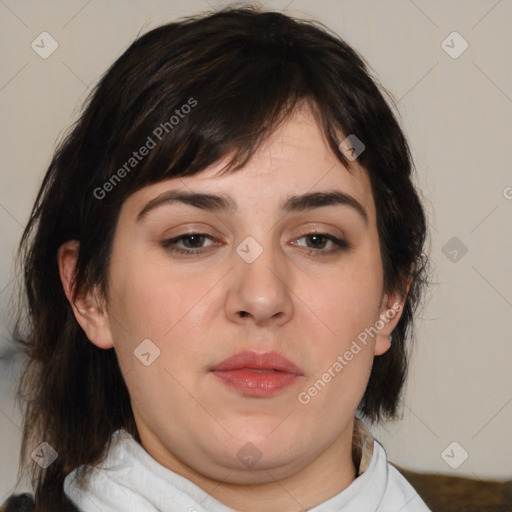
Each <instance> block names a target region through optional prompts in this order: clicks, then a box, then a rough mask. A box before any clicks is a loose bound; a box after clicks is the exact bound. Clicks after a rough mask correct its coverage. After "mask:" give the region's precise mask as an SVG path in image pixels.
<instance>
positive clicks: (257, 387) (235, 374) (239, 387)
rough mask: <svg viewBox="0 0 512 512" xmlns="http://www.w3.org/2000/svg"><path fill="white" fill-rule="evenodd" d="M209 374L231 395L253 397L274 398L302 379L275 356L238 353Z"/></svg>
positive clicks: (295, 368) (294, 368)
mask: <svg viewBox="0 0 512 512" xmlns="http://www.w3.org/2000/svg"><path fill="white" fill-rule="evenodd" d="M210 372H211V373H212V374H213V375H214V376H215V377H217V378H219V379H220V380H221V381H222V382H223V384H225V385H226V386H228V387H229V388H230V389H231V390H233V391H234V392H236V393H238V394H242V395H245V396H253V397H267V396H272V395H275V394H277V393H279V392H280V391H282V390H284V389H286V388H288V387H289V386H292V385H293V384H295V383H297V382H298V381H299V380H301V377H303V376H304V373H303V371H302V370H301V369H300V368H299V367H298V366H297V365H295V364H294V363H292V362H291V361H289V360H288V359H286V358H285V357H284V356H282V355H280V354H278V353H277V352H265V353H262V354H260V353H257V352H251V351H244V352H239V353H237V354H234V355H233V356H231V357H229V358H227V359H225V360H224V361H222V362H221V363H219V364H217V365H215V366H213V367H212V368H210Z"/></svg>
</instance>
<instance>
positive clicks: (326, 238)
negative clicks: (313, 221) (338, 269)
mask: <svg viewBox="0 0 512 512" xmlns="http://www.w3.org/2000/svg"><path fill="white" fill-rule="evenodd" d="M302 239H305V240H306V245H305V246H304V245H302V244H297V243H293V245H298V246H299V247H305V248H307V249H310V250H309V251H308V254H309V255H310V256H327V255H330V254H334V253H338V252H340V251H343V250H346V249H349V248H350V244H349V243H348V242H347V241H346V240H341V239H340V238H337V237H335V236H334V235H330V234H327V233H317V232H314V233H307V234H305V235H302V236H301V237H300V238H298V239H297V240H296V241H295V242H297V241H298V240H302ZM326 246H328V247H330V249H327V250H326Z"/></svg>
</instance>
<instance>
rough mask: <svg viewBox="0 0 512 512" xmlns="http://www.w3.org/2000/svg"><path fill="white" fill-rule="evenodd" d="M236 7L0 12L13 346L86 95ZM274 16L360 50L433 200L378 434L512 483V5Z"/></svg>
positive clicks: (484, 0)
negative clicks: (426, 259) (61, 159)
mask: <svg viewBox="0 0 512 512" xmlns="http://www.w3.org/2000/svg"><path fill="white" fill-rule="evenodd" d="M226 3H228V2H218V1H214V0H208V2H207V1H205V0H193V1H188V2H184V1H183V2H180V1H172V0H166V1H164V0H152V1H144V2H142V1H140V2H136V1H121V0H115V1H109V2H99V1H97V0H92V1H89V2H87V1H85V0H73V1H70V0H67V1H64V0H61V1H57V0H53V1H45V2H37V1H35V0H30V1H28V0H27V1H23V2H22V1H19V2H17V1H14V0H0V29H1V30H0V38H1V44H2V50H3V51H2V67H1V75H0V108H1V128H0V129H1V133H0V141H1V145H2V163H1V172H0V229H1V244H0V307H1V309H0V311H1V317H0V320H1V331H0V334H1V342H0V347H1V348H4V347H6V345H7V342H8V339H9V331H8V326H9V324H8V306H9V294H10V293H11V291H12V285H13V269H12V261H13V259H12V253H13V250H14V248H15V245H16V244H17V242H18V240H19V237H20V234H21V229H22V225H24V224H25V222H26V220H27V218H28V213H29V209H30V207H31V205H32V203H33V201H34V198H35V194H36V190H37V189H38V186H39V182H40V179H41V178H42V176H43V173H44V171H45V168H46V166H47V164H48V163H49V160H50V157H51V154H52V152H53V149H54V147H55V144H56V141H57V140H58V139H59V137H60V136H61V135H62V133H63V131H64V130H65V129H67V127H68V126H69V125H70V124H71V122H72V121H73V120H74V119H75V118H76V114H77V112H78V109H79V108H80V106H81V104H82V102H83V100H84V99H85V97H86V94H87V92H88V90H89V89H90V88H91V86H92V85H93V84H94V83H95V82H96V81H97V79H98V78H99V76H100V75H101V74H102V73H103V72H104V71H105V69H106V68H107V67H108V66H109V65H110V64H111V63H112V62H113V61H114V60H115V59H116V58H117V57H118V56H119V55H120V54H121V53H122V52H123V51H124V50H125V49H126V47H127V46H128V45H129V43H131V42H132V40H133V39H134V38H135V37H136V36H137V34H139V33H140V32H141V31H142V32H145V31H147V30H149V29H151V28H154V27H156V26H158V25H159V24H162V23H165V22H168V21H171V20H174V19H176V18H177V17H179V16H182V15H186V14H192V13H198V12H200V11H203V10H205V9H209V8H210V6H211V7H216V6H219V5H223V4H226ZM263 5H265V6H267V7H272V8H275V9H278V10H283V9H285V11H286V12H287V13H289V14H291V15H298V16H306V17H308V16H309V17H312V18H316V19H318V20H320V21H322V22H324V23H325V24H327V25H328V26H329V27H331V28H332V29H334V30H335V31H336V32H338V33H339V34H340V35H341V36H342V37H344V38H345V39H346V40H347V41H348V42H349V43H350V44H352V45H353V46H354V47H355V48H356V49H357V50H358V51H360V52H361V53H362V54H363V56H364V57H365V58H366V59H367V61H368V62H369V63H370V65H371V66H372V68H373V69H374V71H375V74H376V76H377V77H379V79H380V80H381V82H382V83H383V84H384V85H385V87H386V88H387V89H388V90H389V91H390V92H391V93H392V94H393V95H394V97H395V98H396V99H397V101H398V108H399V112H400V115H401V118H402V122H403V125H404V127H405V130H406V132H407V133H408V136H409V139H410V143H411V147H412V150H413V155H414V158H415V161H416V165H417V168H418V184H419V186H420V188H421V189H422V191H423V194H424V195H425V197H426V207H427V210H428V215H429V223H430V228H431V235H432V239H431V254H432V265H433V270H434V274H433V280H434V281H435V283H436V284H435V285H434V286H433V287H432V289H431V291H430V294H429V296H428V298H427V301H426V304H425V307H424V309H423V311H422V313H421V316H422V320H421V322H420V323H419V324H418V328H419V336H418V343H417V346H416V350H415V353H414V360H413V364H412V367H411V372H410V380H409V384H408V388H407V393H406V396H405V404H404V408H403V420H402V421H401V422H397V423H393V424H388V425H387V426H386V427H382V428H380V429H373V431H374V434H375V435H376V436H377V438H378V439H380V440H381V442H382V443H383V444H384V446H385V447H386V449H387V451H388V455H389V457H390V459H391V460H392V461H394V462H397V463H399V464H402V465H404V466H406V467H410V468H414V469H418V470H427V471H432V472H443V473H451V474H464V475H469V476H472V477H475V478H487V477H500V478H511V477H512V467H511V465H510V461H511V460H512V443H511V441H510V432H511V427H512V377H511V375H512V371H511V363H512V357H511V356H512V343H511V332H512V321H511V319H512V277H511V276H512V272H511V261H512V258H511V256H512V250H511V249H512V247H511V234H512V229H511V225H512V173H511V164H510V147H511V142H512V141H511V121H512V67H511V65H510V55H511V49H512V31H511V30H510V20H511V19H512V1H511V0H501V1H496V0H451V1H445V0H435V1H434V0H430V1H426V0H415V1H412V0H385V1H377V0H375V1H371V0H366V1H361V0H342V1H335V0H320V1H313V0H292V1H290V0H282V1H280V0H276V1H268V2H263ZM43 31H46V32H49V33H50V34H51V36H52V37H53V38H54V39H55V40H56V41H57V42H58V45H59V47H58V49H57V50H56V51H55V52H54V53H53V54H52V55H51V56H50V57H49V58H47V59H42V58H41V57H40V56H39V55H38V54H37V53H36V52H35V51H34V50H33V49H32V48H31V43H32V41H33V40H35V39H36V37H37V36H38V35H39V34H40V33H41V32H43ZM453 31H457V32H458V33H459V34H460V35H461V36H462V37H463V38H464V40H465V41H467V43H468V44H469V47H468V49H467V50H466V51H465V52H464V53H462V54H461V55H460V56H458V58H452V57H451V56H449V55H448V53H446V51H445V50H444V49H443V46H442V44H441V43H442V42H443V41H444V40H445V39H446V38H447V36H448V35H449V34H451V33H452V32H453ZM462 43H463V41H462V40H460V39H457V36H450V37H449V38H448V40H447V41H446V43H445V45H444V46H445V47H446V45H448V46H451V47H452V48H451V49H450V48H447V49H448V50H449V51H451V52H452V53H453V52H458V51H459V50H460V49H461V48H462V46H461V44H462ZM453 237H457V239H458V241H456V243H457V244H459V249H457V248H455V250H456V251H458V252H457V255H458V258H459V259H458V261H455V262H454V261H451V260H450V258H452V259H453V258H454V257H455V255H456V254H455V253H453V252H452V253H451V254H450V252H449V251H453V250H454V247H455V246H454V247H451V246H450V245H449V246H448V247H447V248H446V249H445V250H444V252H443V247H445V244H447V242H448V241H450V240H451V239H452V238H453ZM451 243H454V242H453V241H452V242H451ZM461 244H463V245H464V246H465V247H466V248H467V253H466V254H464V255H463V256H462V257H461V254H462V252H461V251H460V247H462V245H461ZM445 253H446V255H445ZM15 361H16V360H15V358H12V357H10V358H9V357H5V358H4V360H3V361H2V362H1V363H0V372H1V373H0V375H1V378H0V384H1V394H0V434H1V435H0V461H1V462H0V500H1V498H3V496H4V495H5V494H6V493H8V492H11V491H12V486H13V485H14V483H15V473H16V469H17V453H18V449H19V440H20V431H19V425H20V417H19V413H18V411H17V409H16V408H15V406H14V403H13V399H12V384H11V382H12V379H13V376H14V374H15V371H16V368H17V364H16V362H15ZM454 441H455V442H456V443H458V444H457V445H452V444H451V443H453V442H454ZM450 445H451V446H450ZM447 447H448V450H446V451H445V449H446V448H447ZM466 452H467V454H468V458H467V459H466V460H465V461H464V462H462V461H463V459H464V457H465V453H466ZM443 453H444V456H443V455H442V454H443ZM448 462H449V463H450V464H451V466H453V468H452V467H451V466H450V465H449V464H448Z"/></svg>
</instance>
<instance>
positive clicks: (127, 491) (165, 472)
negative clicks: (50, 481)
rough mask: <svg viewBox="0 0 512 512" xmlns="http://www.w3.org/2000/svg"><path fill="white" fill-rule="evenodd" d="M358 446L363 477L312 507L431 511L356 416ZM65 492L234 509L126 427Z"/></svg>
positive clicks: (84, 498)
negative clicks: (148, 449)
mask: <svg viewBox="0 0 512 512" xmlns="http://www.w3.org/2000/svg"><path fill="white" fill-rule="evenodd" d="M353 450H354V453H355V456H356V460H358V461H359V467H358V475H359V476H358V477H357V478H356V479H355V480H354V481H353V482H352V483H351V484H350V485H349V486H348V487H347V488H346V489H344V490H343V491H341V492H340V493H339V494H338V495H336V496H334V497H333V498H330V499H328V500H327V501H324V502H323V503H320V504H319V505H316V506H315V507H313V508H310V509H308V512H338V511H342V512H429V510H430V509H429V508H428V507H427V506H426V505H425V503H424V502H423V500H422V499H421V498H420V497H419V496H418V494H417V493H416V491H415V490H414V489H413V488H412V487H411V485H410V484H409V483H408V482H407V481H406V480H405V478H404V477H403V476H402V475H401V474H400V473H399V472H398V471H397V470H396V469H395V468H394V467H393V466H391V465H390V464H389V463H388V461H387V457H386V452H385V451H384V448H383V447H382V446H381V445H380V444H379V443H378V442H377V441H376V440H375V439H374V438H373V436H372V435H371V433H370V432H369V431H368V429H367V428H366V427H365V426H364V424H363V423H362V422H361V421H360V420H358V419H356V420H355V424H354V435H353ZM76 476H77V470H75V471H73V472H72V473H70V474H69V475H68V476H67V477H66V480H65V482H64V491H65V493H66V495H67V496H68V497H69V498H70V499H71V501H72V502H73V503H74V504H75V505H76V506H77V507H78V508H79V510H80V511H81V512H98V511H101V512H121V511H123V512H124V511H136V512H233V509H231V508H229V507H227V506H226V505H224V504H222V503H221V502H220V501H218V500H216V499H214V498H212V496H210V495H209V494H208V493H207V492H205V491H203V490H202V489H201V488H200V487H198V486H197V485H195V484H194V483H192V482H191V481H189V480H187V479H186V478H184V477H182V476H180V475H178V474H177V473H174V472H173V471H170V470H169V469H167V468H165V467H164V466H162V465H160V464H159V463H158V462H157V461H156V460H155V459H153V458H152V457H151V455H149V453H148V452H146V450H144V448H143V447H142V446H141V445H140V444H139V443H137V442H136V441H135V440H134V439H133V437H132V436H131V435H130V434H128V433H127V432H126V431H124V430H119V431H117V432H116V433H115V434H114V439H113V443H112V445H111V448H110V450H109V453H108V454H107V457H106V459H105V461H104V462H103V463H101V464H100V465H99V466H97V467H95V468H94V469H93V470H92V472H91V473H90V474H89V475H88V477H86V478H84V479H82V480H78V479H77V478H76Z"/></svg>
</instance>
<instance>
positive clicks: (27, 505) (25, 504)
mask: <svg viewBox="0 0 512 512" xmlns="http://www.w3.org/2000/svg"><path fill="white" fill-rule="evenodd" d="M35 509H36V505H35V503H34V498H33V497H32V496H31V495H30V494H28V493H24V494H13V495H11V496H9V498H7V500H6V501H5V502H4V503H3V504H2V507H1V508H0V512H33V511H35Z"/></svg>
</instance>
